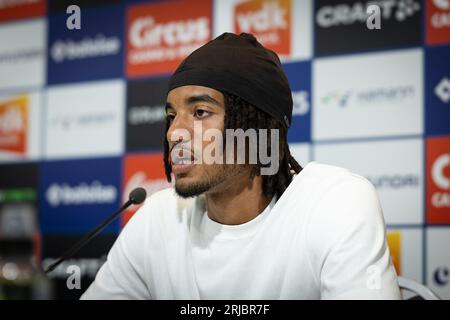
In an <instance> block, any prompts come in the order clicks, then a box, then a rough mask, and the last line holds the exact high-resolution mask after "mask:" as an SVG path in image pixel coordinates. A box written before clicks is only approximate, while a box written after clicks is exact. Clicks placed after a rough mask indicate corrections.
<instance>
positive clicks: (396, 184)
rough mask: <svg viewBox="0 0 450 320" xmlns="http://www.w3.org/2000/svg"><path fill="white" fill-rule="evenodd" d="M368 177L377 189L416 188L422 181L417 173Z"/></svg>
mask: <svg viewBox="0 0 450 320" xmlns="http://www.w3.org/2000/svg"><path fill="white" fill-rule="evenodd" d="M367 179H368V180H369V181H370V182H371V183H372V184H373V185H374V186H375V188H377V189H403V188H416V187H418V186H419V181H420V178H419V176H417V175H415V174H394V175H381V176H369V177H367Z"/></svg>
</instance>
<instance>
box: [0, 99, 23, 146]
mask: <svg viewBox="0 0 450 320" xmlns="http://www.w3.org/2000/svg"><path fill="white" fill-rule="evenodd" d="M28 103H29V102H28V97H26V96H21V97H17V98H14V99H11V100H8V101H3V102H1V101H0V151H6V152H13V153H16V154H20V155H25V153H26V151H27V128H28Z"/></svg>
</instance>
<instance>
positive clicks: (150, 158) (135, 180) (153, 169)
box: [121, 154, 171, 226]
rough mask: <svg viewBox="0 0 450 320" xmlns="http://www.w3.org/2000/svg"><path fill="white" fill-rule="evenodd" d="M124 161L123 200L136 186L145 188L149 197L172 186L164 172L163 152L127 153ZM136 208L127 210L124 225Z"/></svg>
mask: <svg viewBox="0 0 450 320" xmlns="http://www.w3.org/2000/svg"><path fill="white" fill-rule="evenodd" d="M124 161H125V165H124V167H125V168H124V179H123V181H124V187H123V202H125V201H127V200H128V195H129V193H130V192H131V191H132V190H133V189H134V188H137V187H142V188H144V189H145V190H146V191H147V197H149V196H150V195H151V194H153V193H155V192H157V191H159V190H162V189H165V188H168V187H170V186H171V184H170V183H169V182H167V179H166V175H165V172H164V161H163V155H162V154H137V155H127V156H126V157H125V160H124ZM136 210H137V208H136V206H134V207H131V208H129V209H128V210H127V211H125V213H124V215H123V219H122V223H121V224H122V226H124V225H125V224H126V223H127V222H128V220H130V218H131V217H132V216H133V214H134V213H135V212H136Z"/></svg>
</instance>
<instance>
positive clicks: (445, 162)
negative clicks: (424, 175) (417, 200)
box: [431, 153, 450, 208]
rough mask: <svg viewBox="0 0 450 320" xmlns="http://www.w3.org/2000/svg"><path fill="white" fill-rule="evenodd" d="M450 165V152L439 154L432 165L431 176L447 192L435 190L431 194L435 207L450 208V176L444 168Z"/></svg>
mask: <svg viewBox="0 0 450 320" xmlns="http://www.w3.org/2000/svg"><path fill="white" fill-rule="evenodd" d="M449 167H450V153H446V154H443V155H441V156H439V157H438V158H437V159H436V160H435V161H434V162H433V165H432V167H431V177H432V180H433V182H434V184H435V185H436V186H437V187H438V188H439V189H441V190H446V192H435V193H433V195H432V196H431V203H432V204H433V206H434V207H435V208H444V207H447V208H450V193H449V191H450V177H448V176H446V175H445V174H444V170H445V169H446V168H449Z"/></svg>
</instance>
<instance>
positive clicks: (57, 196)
mask: <svg viewBox="0 0 450 320" xmlns="http://www.w3.org/2000/svg"><path fill="white" fill-rule="evenodd" d="M116 197H117V189H116V187H115V186H113V185H102V184H101V182H99V181H93V182H92V183H91V184H87V183H84V182H83V183H80V184H79V185H77V186H70V185H68V184H66V183H62V184H57V183H53V184H51V185H50V186H49V187H48V189H47V192H46V199H47V202H48V203H49V204H50V206H52V207H58V206H60V205H65V206H67V205H86V204H102V203H113V202H114V201H115V200H116Z"/></svg>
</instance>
